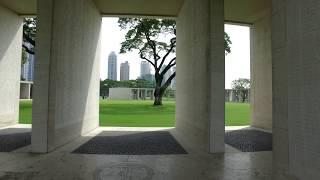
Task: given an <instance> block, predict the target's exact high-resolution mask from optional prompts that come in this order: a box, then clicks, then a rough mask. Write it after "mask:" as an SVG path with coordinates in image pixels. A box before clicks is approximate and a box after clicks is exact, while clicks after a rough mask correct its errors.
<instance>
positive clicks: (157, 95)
mask: <svg viewBox="0 0 320 180" xmlns="http://www.w3.org/2000/svg"><path fill="white" fill-rule="evenodd" d="M162 96H163V93H162V91H161V88H159V87H158V86H157V87H156V89H155V91H154V103H153V105H154V106H161V105H162Z"/></svg>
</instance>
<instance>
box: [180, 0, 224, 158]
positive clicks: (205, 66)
mask: <svg viewBox="0 0 320 180" xmlns="http://www.w3.org/2000/svg"><path fill="white" fill-rule="evenodd" d="M222 7H223V1H221V0H215V1H212V4H210V2H209V1H195V0H187V1H185V3H184V6H183V7H182V9H181V12H180V14H179V16H178V19H177V39H179V41H177V70H176V71H177V77H176V78H177V95H176V101H177V107H176V121H177V122H176V127H177V130H178V131H180V132H181V134H183V136H185V137H186V138H187V139H188V140H189V141H192V142H194V143H196V144H197V145H198V147H199V148H201V149H203V150H204V151H208V148H209V147H210V152H223V151H224V48H223V45H224V42H223V38H222V37H223V25H224V24H223V8H222ZM210 12H211V13H210ZM219 35H221V36H219ZM190 42H192V43H190ZM186 82H187V83H186ZM199 92H201V93H199ZM195 94H197V95H196V96H195ZM210 130H211V133H210ZM210 144H211V146H210Z"/></svg>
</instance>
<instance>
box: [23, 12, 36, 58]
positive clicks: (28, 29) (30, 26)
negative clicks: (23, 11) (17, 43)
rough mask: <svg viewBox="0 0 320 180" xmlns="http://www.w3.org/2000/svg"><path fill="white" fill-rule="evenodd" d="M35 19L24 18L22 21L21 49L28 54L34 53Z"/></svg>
mask: <svg viewBox="0 0 320 180" xmlns="http://www.w3.org/2000/svg"><path fill="white" fill-rule="evenodd" d="M36 32H37V19H36V18H25V19H24V21H23V44H22V47H23V50H24V51H25V52H27V53H29V54H34V53H35V52H34V48H35V46H36Z"/></svg>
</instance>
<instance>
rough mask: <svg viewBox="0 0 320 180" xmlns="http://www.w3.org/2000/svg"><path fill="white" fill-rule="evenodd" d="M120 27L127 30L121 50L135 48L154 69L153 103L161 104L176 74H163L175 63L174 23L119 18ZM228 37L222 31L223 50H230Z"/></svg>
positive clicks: (170, 21) (171, 21)
mask: <svg viewBox="0 0 320 180" xmlns="http://www.w3.org/2000/svg"><path fill="white" fill-rule="evenodd" d="M118 23H119V26H120V28H121V29H123V30H126V31H127V33H126V36H125V40H124V41H123V42H122V43H121V49H120V53H126V52H130V51H133V50H138V53H139V55H140V58H141V59H143V60H145V61H147V62H149V63H150V64H151V66H152V67H153V69H154V72H155V83H156V86H155V91H154V97H155V98H154V99H155V100H154V105H162V97H163V95H164V93H165V91H166V89H167V88H168V87H169V86H170V84H171V82H172V80H173V79H174V78H175V76H176V72H172V74H171V75H170V77H168V78H165V75H166V73H168V71H170V70H172V68H173V67H174V66H176V56H175V52H176V43H177V39H176V22H175V21H174V20H168V19H147V18H120V19H119V21H118ZM230 44H231V41H230V37H229V36H228V35H227V34H226V33H225V50H226V53H230V51H231V49H230Z"/></svg>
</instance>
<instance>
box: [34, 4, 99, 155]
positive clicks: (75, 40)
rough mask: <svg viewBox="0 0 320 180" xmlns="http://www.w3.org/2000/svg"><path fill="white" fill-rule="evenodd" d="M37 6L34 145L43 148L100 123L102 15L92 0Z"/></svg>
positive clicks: (69, 139) (61, 143) (71, 137)
mask: <svg viewBox="0 0 320 180" xmlns="http://www.w3.org/2000/svg"><path fill="white" fill-rule="evenodd" d="M38 8H39V15H40V18H39V36H38V38H37V40H38V42H39V44H40V45H38V49H37V53H38V52H39V54H36V55H37V58H36V59H38V63H37V64H36V69H37V70H39V71H38V72H37V73H36V77H35V81H36V83H35V84H36V85H37V88H35V92H34V95H35V101H34V103H35V106H34V107H35V108H34V122H33V123H34V124H33V134H32V138H33V139H32V140H33V142H32V145H33V151H34V152H47V151H52V150H54V149H55V148H57V147H58V146H61V145H63V144H65V143H67V142H69V141H71V140H72V139H74V138H76V137H78V136H80V135H81V134H84V133H87V132H89V131H91V130H93V129H95V128H97V127H98V124H99V62H100V57H99V56H100V29H101V16H100V13H99V11H98V10H97V8H96V7H95V4H94V3H93V2H92V1H91V0H81V1H79V0H77V1H76V0H70V1H64V0H55V1H51V0H42V1H39V7H38ZM48 97H49V98H48Z"/></svg>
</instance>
